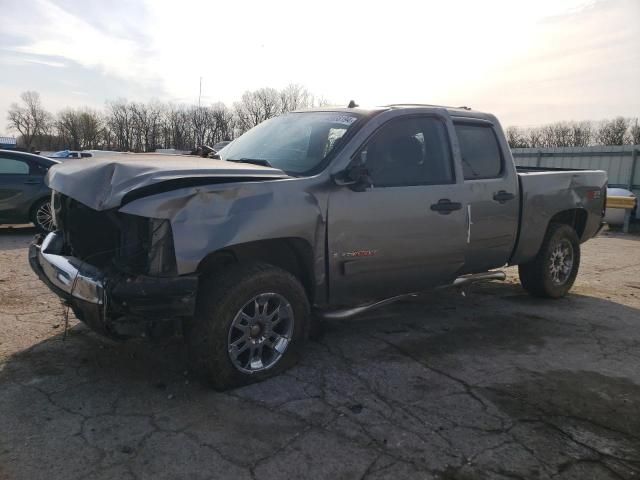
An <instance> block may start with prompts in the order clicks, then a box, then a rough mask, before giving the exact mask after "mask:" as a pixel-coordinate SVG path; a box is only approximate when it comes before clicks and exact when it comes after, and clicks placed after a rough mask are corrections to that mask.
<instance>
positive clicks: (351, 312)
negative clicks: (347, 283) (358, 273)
mask: <svg viewBox="0 0 640 480" xmlns="http://www.w3.org/2000/svg"><path fill="white" fill-rule="evenodd" d="M506 278H507V274H506V273H504V272H502V271H497V272H483V273H474V274H471V275H464V276H462V277H458V278H456V279H455V280H454V281H453V283H451V284H449V285H442V286H440V287H438V288H437V289H438V290H441V289H445V288H451V287H465V286H467V285H470V284H472V283H475V282H481V281H485V280H505V279H506ZM420 293H421V292H414V293H407V294H404V295H397V296H395V297H390V298H387V299H385V300H380V301H378V302H374V303H369V304H367V305H360V306H359V307H352V308H345V309H342V310H331V311H316V312H315V314H316V315H317V316H319V317H320V318H322V319H324V320H345V319H347V318H352V317H355V316H356V315H360V314H361V313H365V312H370V311H371V310H375V309H376V308H380V307H384V306H385V305H390V304H392V303H395V302H397V301H399V300H403V299H405V298H410V297H416V296H418V295H419V294H420Z"/></svg>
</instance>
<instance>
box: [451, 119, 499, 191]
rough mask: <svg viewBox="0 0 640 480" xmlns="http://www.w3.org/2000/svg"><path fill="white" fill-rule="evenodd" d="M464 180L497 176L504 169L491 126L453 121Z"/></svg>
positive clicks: (496, 138) (496, 139)
mask: <svg viewBox="0 0 640 480" xmlns="http://www.w3.org/2000/svg"><path fill="white" fill-rule="evenodd" d="M454 126H455V130H456V135H457V137H458V144H459V145H460V154H461V156H462V171H463V173H464V179H465V180H477V179H483V178H498V177H501V176H502V173H503V171H504V159H503V157H502V150H501V149H500V145H499V144H498V137H497V136H496V134H495V132H494V130H493V127H492V126H491V125H488V124H483V123H479V122H478V123H475V122H468V123H466V122H454Z"/></svg>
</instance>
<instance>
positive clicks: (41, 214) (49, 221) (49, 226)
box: [35, 202, 56, 232]
mask: <svg viewBox="0 0 640 480" xmlns="http://www.w3.org/2000/svg"><path fill="white" fill-rule="evenodd" d="M35 217H36V223H37V224H38V226H39V227H40V228H42V229H43V230H45V231H47V232H53V231H54V230H55V229H56V226H55V224H54V221H53V212H52V210H51V202H44V203H43V204H42V205H40V206H39V207H38V210H36V215H35Z"/></svg>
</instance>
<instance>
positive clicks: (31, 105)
mask: <svg viewBox="0 0 640 480" xmlns="http://www.w3.org/2000/svg"><path fill="white" fill-rule="evenodd" d="M20 98H21V100H22V105H19V104H17V103H12V104H11V107H10V108H9V112H8V114H7V120H8V121H9V124H8V125H7V128H8V129H9V130H13V131H16V132H18V133H19V134H20V136H21V137H22V142H23V143H24V146H25V147H26V148H27V149H28V150H31V148H32V147H34V144H33V143H34V142H33V141H34V139H35V138H36V137H38V136H39V135H42V134H43V133H45V131H46V130H47V129H48V126H49V124H50V123H51V114H50V113H48V112H47V111H46V110H45V109H44V108H43V107H42V102H41V101H40V94H39V93H38V92H34V91H26V92H23V93H22V94H21V95H20Z"/></svg>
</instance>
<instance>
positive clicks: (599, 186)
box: [509, 167, 607, 265]
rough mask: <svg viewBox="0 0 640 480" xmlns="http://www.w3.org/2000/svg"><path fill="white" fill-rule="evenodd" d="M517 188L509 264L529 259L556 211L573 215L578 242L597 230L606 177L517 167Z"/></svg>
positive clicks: (587, 172) (596, 172)
mask: <svg viewBox="0 0 640 480" xmlns="http://www.w3.org/2000/svg"><path fill="white" fill-rule="evenodd" d="M517 172H518V184H519V188H520V212H521V214H520V224H519V226H518V236H517V242H516V248H515V250H514V252H513V255H512V256H511V260H510V262H509V263H510V264H512V265H517V264H520V263H525V262H528V261H529V260H532V259H533V258H534V257H535V255H536V254H537V252H538V250H539V248H540V245H541V244H542V240H543V238H544V234H545V232H546V230H547V225H548V224H549V222H550V221H551V219H552V218H553V217H554V215H557V214H558V212H565V211H566V212H568V213H567V214H572V215H577V216H578V217H579V218H577V220H578V224H579V225H582V226H583V228H581V229H579V230H581V231H579V232H578V234H579V235H580V241H586V240H588V239H589V238H591V237H593V236H594V235H595V234H596V233H597V232H598V230H599V228H600V225H601V222H602V216H603V213H604V202H605V197H606V187H607V174H606V173H605V172H603V171H601V170H573V169H563V168H546V167H545V168H540V167H517Z"/></svg>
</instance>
